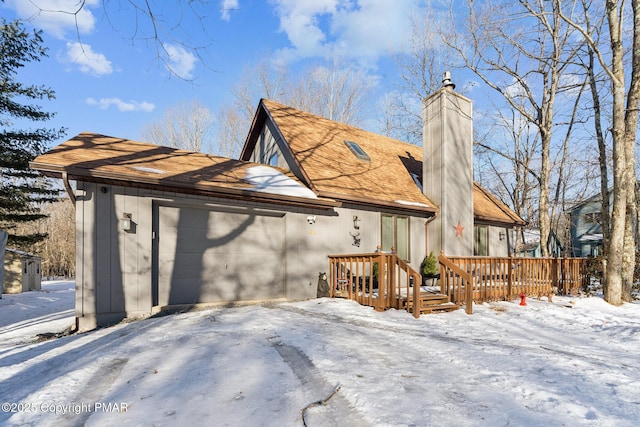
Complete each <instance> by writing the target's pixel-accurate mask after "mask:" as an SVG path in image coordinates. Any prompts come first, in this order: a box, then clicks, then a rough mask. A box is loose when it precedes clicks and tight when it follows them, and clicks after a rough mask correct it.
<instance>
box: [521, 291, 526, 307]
mask: <svg viewBox="0 0 640 427" xmlns="http://www.w3.org/2000/svg"><path fill="white" fill-rule="evenodd" d="M520 305H527V294H525V293H524V291H522V293H520Z"/></svg>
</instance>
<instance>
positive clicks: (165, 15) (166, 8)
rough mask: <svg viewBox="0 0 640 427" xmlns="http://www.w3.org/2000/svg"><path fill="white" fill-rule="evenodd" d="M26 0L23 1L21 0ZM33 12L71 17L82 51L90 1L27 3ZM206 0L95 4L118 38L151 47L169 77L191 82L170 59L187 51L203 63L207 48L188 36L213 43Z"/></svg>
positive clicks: (226, 7)
mask: <svg viewBox="0 0 640 427" xmlns="http://www.w3.org/2000/svg"><path fill="white" fill-rule="evenodd" d="M25 1H26V0H25ZM28 1H29V3H30V4H31V5H32V6H33V7H34V8H35V9H36V10H37V13H36V14H49V13H59V14H63V15H67V16H71V17H73V20H74V22H75V28H76V37H77V39H78V41H79V42H80V44H81V46H82V49H83V50H84V44H83V41H82V39H83V35H82V29H83V28H84V27H85V26H86V22H85V21H86V19H87V16H90V13H89V12H88V10H89V8H90V7H93V5H94V2H89V1H87V0H77V1H75V2H66V4H61V3H60V2H53V3H52V2H50V1H44V0H28ZM211 3H212V2H210V1H208V0H177V1H172V2H152V1H148V0H103V1H101V2H99V4H100V6H99V7H101V9H102V13H103V14H104V17H105V18H106V20H107V21H108V22H109V23H110V24H111V27H112V28H113V30H114V31H115V32H116V33H117V34H119V35H120V36H121V37H123V38H126V39H129V40H130V41H131V43H136V42H138V43H144V44H145V45H146V46H151V47H152V49H153V50H154V51H155V53H156V57H157V59H158V60H159V61H160V63H162V64H163V65H164V66H165V67H166V68H167V70H169V72H170V73H171V75H173V76H175V77H178V78H181V79H185V80H191V79H192V78H191V76H190V75H185V74H184V73H183V72H182V70H180V69H179V66H176V62H175V60H174V59H175V58H174V56H175V55H177V54H183V53H185V52H188V53H189V54H193V55H195V56H196V57H198V58H199V59H200V60H201V61H202V62H206V61H205V60H206V55H204V54H203V53H204V52H205V51H206V49H207V48H208V44H207V45H195V44H193V43H191V41H190V40H195V39H198V40H200V39H202V38H201V37H197V38H196V37H192V35H193V33H192V32H198V34H200V35H203V36H204V38H205V39H208V40H210V41H211V43H213V37H211V36H210V35H209V32H208V30H207V29H208V28H209V27H210V26H211V25H214V24H212V23H211V22H209V20H210V19H211V18H212V13H211V8H212V5H211ZM236 8H237V2H228V1H226V2H223V3H222V5H221V6H220V7H217V8H216V9H217V10H219V11H220V12H221V13H222V14H223V19H224V14H228V13H229V11H230V10H233V9H236Z"/></svg>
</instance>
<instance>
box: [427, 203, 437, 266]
mask: <svg viewBox="0 0 640 427" xmlns="http://www.w3.org/2000/svg"><path fill="white" fill-rule="evenodd" d="M437 217H438V211H436V212H434V213H433V216H432V217H431V218H428V219H427V221H426V222H425V223H424V249H425V251H424V253H425V256H428V255H429V223H430V222H431V221H433V220H435V219H436V218H437Z"/></svg>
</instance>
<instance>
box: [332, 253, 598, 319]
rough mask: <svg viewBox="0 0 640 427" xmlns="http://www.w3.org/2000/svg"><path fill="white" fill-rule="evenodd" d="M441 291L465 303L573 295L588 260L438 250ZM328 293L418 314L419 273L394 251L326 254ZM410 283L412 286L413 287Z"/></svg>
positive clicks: (585, 274)
mask: <svg viewBox="0 0 640 427" xmlns="http://www.w3.org/2000/svg"><path fill="white" fill-rule="evenodd" d="M438 262H439V263H440V291H441V292H442V294H444V295H446V296H448V297H449V301H450V302H452V303H454V304H458V305H465V310H466V312H467V313H468V314H471V313H472V310H473V308H472V307H473V303H474V302H476V303H481V302H489V301H498V300H507V301H510V300H512V299H514V298H517V297H518V296H519V295H520V294H522V293H524V294H525V295H527V296H537V297H540V296H543V295H544V296H547V297H550V296H551V295H553V294H555V293H561V294H565V295H567V294H572V293H576V292H577V291H578V290H579V289H580V287H582V286H585V284H588V283H589V273H588V262H589V260H588V259H587V258H521V257H448V256H445V255H444V254H441V255H440V256H439V257H438ZM329 264H330V273H329V277H330V280H329V283H330V287H329V289H330V296H331V297H335V296H340V297H344V298H348V299H351V300H354V301H357V302H358V303H360V304H362V305H367V306H371V307H374V308H375V309H376V310H379V311H382V310H387V309H389V308H396V309H401V308H406V310H407V311H410V312H412V313H413V315H414V316H415V317H419V316H420V313H421V310H422V308H423V307H422V306H421V304H422V300H421V298H420V291H421V289H420V285H421V284H422V277H421V275H420V273H418V272H417V271H416V270H414V269H413V268H411V266H410V265H408V264H407V263H406V262H404V261H402V260H401V259H400V258H398V256H397V255H396V254H392V253H384V252H375V253H366V254H353V255H330V256H329ZM414 284H415V285H416V286H414Z"/></svg>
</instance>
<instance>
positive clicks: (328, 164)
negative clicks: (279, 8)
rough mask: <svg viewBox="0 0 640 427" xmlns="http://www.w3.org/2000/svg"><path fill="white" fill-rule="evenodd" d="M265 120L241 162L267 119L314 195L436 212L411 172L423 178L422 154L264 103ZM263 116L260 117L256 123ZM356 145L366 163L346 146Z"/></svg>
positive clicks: (257, 123)
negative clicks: (283, 141) (275, 129)
mask: <svg viewBox="0 0 640 427" xmlns="http://www.w3.org/2000/svg"><path fill="white" fill-rule="evenodd" d="M261 105H264V107H265V109H266V110H263V111H264V112H266V115H264V114H263V115H262V120H259V119H258V120H256V121H255V122H254V127H253V129H252V134H250V135H249V138H248V140H247V145H246V146H245V149H244V152H243V154H242V156H241V158H242V159H248V158H249V156H250V154H251V153H250V151H251V150H253V147H254V146H255V143H256V141H257V138H258V135H259V133H260V131H261V129H262V124H263V122H264V120H265V119H266V117H267V115H268V116H270V117H271V118H272V120H273V121H274V122H275V123H276V125H277V127H278V129H279V131H280V134H281V136H282V137H283V138H284V139H285V140H286V141H287V144H288V146H289V147H290V149H291V154H292V155H293V157H294V158H295V160H296V161H297V162H298V166H299V167H300V169H301V171H302V174H303V176H302V177H301V178H303V179H305V180H306V181H307V184H308V185H309V186H310V187H311V188H312V189H313V190H314V191H317V193H318V195H321V196H325V197H331V198H339V199H341V200H352V201H356V202H362V203H370V204H384V205H391V206H396V207H405V208H406V207H408V206H411V207H412V209H414V210H423V211H428V212H434V211H437V207H436V206H435V204H434V203H433V202H432V201H430V200H429V199H428V198H427V197H425V196H424V194H422V192H421V191H420V189H419V188H418V186H417V185H416V183H415V181H414V179H413V178H412V176H411V174H410V173H409V172H415V173H416V174H418V175H419V174H421V173H422V163H421V159H422V149H421V148H420V147H417V146H415V145H412V144H407V143H404V142H401V141H398V140H395V139H392V138H388V137H385V136H382V135H379V134H375V133H372V132H368V131H365V130H362V129H358V128H356V127H353V126H348V125H345V124H342V123H338V122H334V121H332V120H328V119H326V118H323V117H320V116H316V115H313V114H310V113H307V112H304V111H300V110H297V109H295V108H291V107H288V106H286V105H282V104H278V103H276V102H273V101H269V100H264V99H263V100H262V101H261ZM260 114H261V111H260V110H259V112H258V117H260ZM345 141H352V142H355V143H357V144H358V145H359V146H360V147H361V148H362V150H364V152H365V153H366V154H367V155H368V156H369V158H370V159H371V160H370V161H365V160H360V159H358V158H357V157H356V156H355V155H354V154H353V153H352V152H351V150H350V149H349V147H348V146H347V145H346V144H345Z"/></svg>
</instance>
